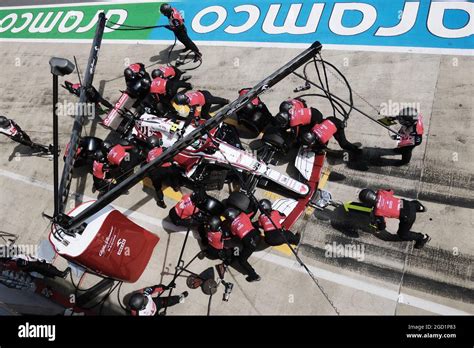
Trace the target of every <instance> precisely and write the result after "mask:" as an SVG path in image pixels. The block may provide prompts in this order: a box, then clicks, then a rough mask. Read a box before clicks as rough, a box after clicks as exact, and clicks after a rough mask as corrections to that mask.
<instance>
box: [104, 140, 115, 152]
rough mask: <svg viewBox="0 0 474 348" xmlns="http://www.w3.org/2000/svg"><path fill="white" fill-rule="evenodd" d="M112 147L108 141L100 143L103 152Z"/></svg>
mask: <svg viewBox="0 0 474 348" xmlns="http://www.w3.org/2000/svg"><path fill="white" fill-rule="evenodd" d="M112 147H113V145H112V144H111V143H109V142H108V141H104V142H103V143H102V149H103V150H104V151H105V153H108V152H109V151H110V149H111V148H112Z"/></svg>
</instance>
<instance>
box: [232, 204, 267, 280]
mask: <svg viewBox="0 0 474 348" xmlns="http://www.w3.org/2000/svg"><path fill="white" fill-rule="evenodd" d="M224 217H225V218H226V220H227V221H228V222H229V224H230V232H231V234H233V235H234V236H236V237H237V238H239V239H240V240H241V242H242V245H243V247H242V251H241V252H240V253H239V255H238V257H237V260H238V262H239V264H240V265H241V266H242V267H243V268H244V270H245V272H246V273H247V275H248V276H247V278H245V280H247V281H248V282H254V281H259V280H260V279H261V278H260V276H259V275H258V274H257V272H255V270H254V269H253V267H252V266H251V265H250V263H249V262H248V258H249V257H250V256H251V255H252V254H253V252H254V251H255V250H256V249H257V245H258V243H259V241H260V232H259V231H258V230H257V229H256V228H255V227H254V226H253V224H252V221H251V220H250V217H249V215H248V214H246V213H244V212H239V211H238V210H237V209H234V208H227V209H226V210H225V212H224Z"/></svg>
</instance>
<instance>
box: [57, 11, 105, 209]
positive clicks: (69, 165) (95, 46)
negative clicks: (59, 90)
mask: <svg viewBox="0 0 474 348" xmlns="http://www.w3.org/2000/svg"><path fill="white" fill-rule="evenodd" d="M105 22H106V18H105V14H104V13H103V12H102V13H100V14H99V19H98V21H97V29H96V33H95V36H94V40H93V42H92V48H91V51H90V55H89V61H88V63H87V69H86V72H85V77H84V84H83V85H82V87H83V88H81V95H80V99H79V105H84V104H85V103H87V102H88V93H87V89H88V88H90V87H92V82H93V81H94V73H95V68H96V66H97V60H98V55H99V50H100V46H101V44H102V37H103V35H104V30H105ZM84 110H85V108H81V107H78V108H77V109H76V114H75V118H74V125H73V127H72V132H71V140H70V141H69V144H70V146H69V151H68V152H67V154H66V159H65V163H64V169H63V173H62V177H61V183H60V185H59V196H60V197H59V212H60V213H64V209H65V207H66V203H67V199H68V196H69V189H70V186H71V180H72V171H73V168H74V162H75V158H76V151H77V148H78V147H79V138H80V136H81V133H82V129H83V126H84V121H85V118H86V117H87V115H85V114H84V113H85V111H84Z"/></svg>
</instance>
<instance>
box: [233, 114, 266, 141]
mask: <svg viewBox="0 0 474 348" xmlns="http://www.w3.org/2000/svg"><path fill="white" fill-rule="evenodd" d="M239 122H240V124H242V125H243V126H244V127H246V128H248V129H249V130H250V131H252V133H254V134H257V135H258V134H260V133H261V132H263V130H264V129H265V127H266V126H267V124H268V123H269V122H270V118H269V117H266V116H265V115H264V114H263V113H261V112H256V113H254V114H253V115H251V116H247V115H242V116H240V117H239Z"/></svg>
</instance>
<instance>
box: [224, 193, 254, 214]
mask: <svg viewBox="0 0 474 348" xmlns="http://www.w3.org/2000/svg"><path fill="white" fill-rule="evenodd" d="M227 206H228V207H231V208H236V209H238V210H240V211H243V212H245V213H249V212H250V211H252V208H253V204H252V201H251V200H250V198H249V197H248V196H247V195H245V193H243V192H232V193H231V194H230V195H229V198H227Z"/></svg>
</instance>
